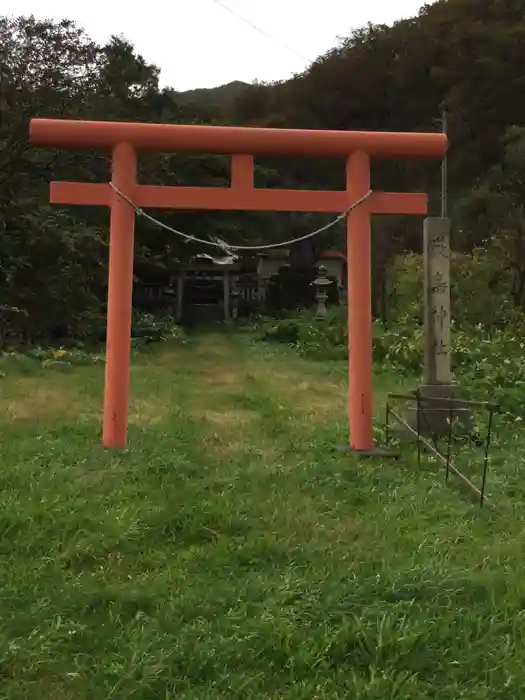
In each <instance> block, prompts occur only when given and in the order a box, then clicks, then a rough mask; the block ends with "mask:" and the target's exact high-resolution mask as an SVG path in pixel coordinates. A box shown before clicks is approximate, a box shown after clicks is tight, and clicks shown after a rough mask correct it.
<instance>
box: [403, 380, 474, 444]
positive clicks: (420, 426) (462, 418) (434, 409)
mask: <svg viewBox="0 0 525 700" xmlns="http://www.w3.org/2000/svg"><path fill="white" fill-rule="evenodd" d="M419 394H420V397H421V398H420V400H419V402H418V401H417V400H415V401H414V402H413V404H412V406H410V407H409V408H408V409H407V411H406V413H405V417H406V420H407V423H408V424H409V425H410V426H411V427H412V428H413V429H414V430H415V431H416V432H417V431H418V430H419V434H420V435H423V436H424V437H445V436H447V435H448V434H449V431H450V421H452V425H453V428H454V430H457V428H458V427H459V426H461V427H462V428H463V429H464V430H465V431H467V432H470V431H471V430H472V429H473V427H474V426H473V422H472V414H471V411H470V408H469V406H468V404H466V403H465V402H464V401H462V400H461V398H460V397H459V396H458V390H457V387H456V386H455V385H453V384H424V385H423V386H421V387H420V389H419Z"/></svg>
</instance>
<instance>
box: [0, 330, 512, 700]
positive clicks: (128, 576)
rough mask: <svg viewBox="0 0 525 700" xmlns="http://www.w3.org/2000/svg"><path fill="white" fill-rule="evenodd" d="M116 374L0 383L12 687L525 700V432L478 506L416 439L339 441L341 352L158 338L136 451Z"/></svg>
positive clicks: (3, 601)
mask: <svg viewBox="0 0 525 700" xmlns="http://www.w3.org/2000/svg"><path fill="white" fill-rule="evenodd" d="M13 366H14V365H13ZM102 378H103V368H102V366H101V365H99V366H95V367H79V368H73V369H72V370H70V371H69V372H64V373H62V372H58V371H56V370H52V369H38V370H31V371H27V372H26V371H24V367H22V366H20V367H18V369H16V370H15V369H13V370H12V371H7V376H6V377H5V378H3V379H1V380H0V382H1V383H0V389H1V396H0V421H1V431H2V444H1V448H0V450H1V469H0V486H1V491H0V498H1V501H0V505H1V510H0V534H1V538H0V606H1V609H0V613H1V615H0V625H1V628H0V699H2V700H4V699H5V700H25V699H27V700H33V699H34V700H37V699H38V700H106V699H109V698H111V699H112V700H216V699H219V698H228V699H230V700H232V699H234V698H239V699H242V700H250V699H252V698H254V699H255V698H257V699H261V700H262V699H266V700H314V699H322V698H334V699H335V698H341V699H343V698H344V699H345V700H347V699H348V700H365V699H366V700H393V699H397V698H399V699H403V700H416V699H417V700H425V699H430V698H436V700H437V699H438V698H439V700H449V699H450V700H457V699H458V698H468V700H489V699H490V700H496V699H501V700H503V699H508V700H518V699H519V698H520V697H523V693H524V690H523V689H524V688H525V670H524V666H523V663H522V659H523V654H524V652H525V644H524V637H525V612H524V609H525V575H524V574H525V571H524V568H525V567H524V566H523V561H524V551H523V550H524V548H525V547H524V545H525V538H524V537H523V524H522V519H521V518H522V514H521V506H522V505H523V493H524V492H525V489H521V490H520V488H521V487H520V479H519V469H520V465H521V463H522V461H523V453H524V452H525V447H523V446H521V444H520V442H519V440H510V441H509V444H508V445H506V448H505V449H506V451H504V452H503V451H502V450H501V446H500V459H499V460H498V462H497V464H496V465H495V466H494V467H493V468H492V469H493V471H494V472H495V473H496V474H495V476H494V477H493V481H492V485H493V489H495V491H496V493H495V496H496V497H497V498H496V499H495V500H498V499H499V500H500V502H502V503H504V507H503V508H501V509H500V510H498V511H495V512H494V513H491V512H489V510H486V511H482V512H481V513H480V512H479V510H478V509H477V507H476V506H475V505H473V504H472V503H471V502H470V501H469V500H468V499H467V498H466V497H465V496H463V495H462V494H460V493H458V492H457V491H456V490H454V489H451V488H447V487H445V486H444V484H443V474H442V472H441V471H440V470H438V469H437V468H433V467H432V465H429V463H428V460H426V461H425V464H426V467H425V468H424V469H422V470H420V471H418V470H417V469H416V463H415V458H414V455H415V450H413V449H409V450H408V451H407V455H406V459H403V460H401V461H400V462H398V463H395V462H394V463H393V462H384V463H381V462H375V461H357V460H356V459H355V458H353V457H351V456H350V455H341V454H337V453H332V452H331V451H330V448H331V446H332V445H333V444H337V443H340V442H345V441H346V434H347V428H346V413H345V409H346V376H345V369H344V367H342V366H341V365H339V366H338V365H335V364H328V363H327V364H321V363H315V362H309V361H307V360H303V359H298V358H297V357H294V356H293V355H292V354H291V353H288V352H286V351H284V350H280V349H273V348H270V347H267V346H264V345H262V344H261V345H259V346H254V345H253V344H251V343H250V342H249V341H248V340H247V339H246V338H245V337H243V336H239V335H233V336H228V335H221V334H218V333H208V334H205V335H201V336H195V337H194V338H192V339H191V341H190V342H189V343H188V344H187V345H184V346H173V347H164V348H161V349H158V350H156V351H155V352H154V353H153V354H151V355H144V356H142V357H140V358H139V359H136V360H135V363H134V366H133V370H132V387H133V395H132V406H131V416H130V420H131V425H130V450H129V452H128V453H127V454H125V455H120V454H110V453H104V452H103V451H102V450H101V449H100V447H99V424H100V406H101V400H102ZM402 385H403V382H402V381H397V380H396V378H395V377H390V378H388V377H386V378H385V377H383V378H380V379H379V381H378V394H379V399H380V401H379V403H381V393H382V392H383V396H384V392H385V391H388V390H395V389H396V388H397V389H399V388H400V387H401V386H402ZM502 441H503V438H500V443H501V442H502ZM509 485H511V486H512V489H510V487H509ZM509 489H510V490H509ZM513 504H514V505H513Z"/></svg>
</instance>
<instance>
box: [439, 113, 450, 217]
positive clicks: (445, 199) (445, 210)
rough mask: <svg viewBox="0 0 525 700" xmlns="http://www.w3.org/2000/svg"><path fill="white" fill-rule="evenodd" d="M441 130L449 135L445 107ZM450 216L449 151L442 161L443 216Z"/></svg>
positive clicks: (442, 114)
mask: <svg viewBox="0 0 525 700" xmlns="http://www.w3.org/2000/svg"><path fill="white" fill-rule="evenodd" d="M440 121H441V131H442V132H443V133H444V134H445V136H446V135H448V113H447V110H446V109H445V108H443V110H442V111H441V120H440ZM447 216H448V153H445V155H444V156H443V160H442V162H441V218H442V219H446V218H447Z"/></svg>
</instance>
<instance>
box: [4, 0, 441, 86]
mask: <svg viewBox="0 0 525 700" xmlns="http://www.w3.org/2000/svg"><path fill="white" fill-rule="evenodd" d="M220 3H222V5H223V6H225V7H221V5H220ZM423 4H424V3H423V1H422V0H346V2H345V0H317V1H314V0H311V1H310V2H307V1H306V0H146V1H143V2H140V1H139V2H136V3H131V2H130V3H128V2H123V1H122V0H121V2H119V1H118V0H117V1H116V2H115V1H113V2H112V1H111V0H106V1H105V2H101V1H100V0H91V1H90V0H78V1H77V2H71V0H1V2H0V14H8V15H30V14H34V15H35V16H36V17H37V18H39V19H45V18H52V19H63V18H67V19H72V20H74V21H75V22H76V23H77V24H78V25H79V26H81V27H83V28H84V29H85V30H86V32H87V33H88V34H89V35H90V36H91V37H92V38H93V39H95V40H96V41H98V42H101V43H103V42H105V41H106V40H107V39H108V38H109V37H110V36H111V35H112V34H117V35H120V34H122V35H124V37H125V38H126V39H127V40H128V41H130V42H131V43H132V44H133V45H134V46H135V48H136V50H137V52H139V53H141V54H142V55H143V56H144V58H145V59H146V60H147V61H148V62H150V63H154V64H156V65H157V66H159V67H160V68H161V70H162V73H161V82H162V84H163V85H168V86H170V87H173V88H175V89H176V90H188V89H191V88H198V87H215V86H217V85H222V84H224V83H228V82H231V81H232V80H243V81H245V82H252V81H253V80H260V81H272V80H280V79H283V78H287V77H289V76H291V75H293V73H297V72H301V71H302V70H304V68H306V67H307V65H308V63H309V62H310V61H312V60H314V59H315V58H316V57H317V56H319V55H320V54H322V53H324V52H325V51H327V50H328V49H330V48H332V47H333V46H335V45H336V44H337V37H338V36H347V35H348V34H349V33H350V32H351V30H352V29H355V28H358V27H362V26H363V25H365V24H366V23H367V22H372V23H385V24H391V23H392V22H394V21H395V20H396V19H402V18H406V17H411V16H414V15H416V14H417V13H418V11H419V9H420V8H421V6H422V5H423ZM427 4H428V3H427ZM225 8H229V10H230V11H228V9H225ZM232 13H235V14H237V15H241V16H242V17H243V18H244V19H245V20H246V21H244V22H243V21H242V20H241V19H239V18H238V17H236V16H234V14H232ZM248 23H251V24H253V25H255V26H256V27H258V29H259V30H260V31H257V30H256V29H254V28H253V27H251V26H249V24H248ZM263 32H264V33H266V34H269V35H270V36H271V37H273V40H272V39H271V38H269V37H268V36H266V35H265V34H264V33H263ZM283 44H286V45H287V46H288V47H289V49H287V48H285V47H284V46H283Z"/></svg>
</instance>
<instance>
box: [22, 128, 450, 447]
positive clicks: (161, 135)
mask: <svg viewBox="0 0 525 700" xmlns="http://www.w3.org/2000/svg"><path fill="white" fill-rule="evenodd" d="M30 141H31V143H32V144H33V145H34V146H47V147H53V148H57V147H58V148H93V149H94V148H105V149H109V150H111V152H112V180H111V181H112V183H113V185H114V186H115V188H117V189H118V190H119V191H120V192H121V193H123V194H124V195H125V196H126V197H128V198H129V199H130V200H131V201H132V202H133V203H134V204H135V205H136V206H138V207H141V208H144V207H153V208H169V209H171V208H177V209H185V210H197V209H208V210H233V209H235V210H242V211H256V210H258V211H300V212H337V213H341V212H343V211H346V210H347V209H348V208H349V206H350V205H351V204H352V202H357V201H358V200H360V199H361V198H363V197H366V195H367V194H368V193H369V192H370V159H371V158H397V157H403V158H412V157H415V158H443V157H444V155H445V153H446V151H447V147H448V143H447V137H446V136H445V135H444V134H439V133H389V132H369V131H314V130H298V129H261V128H253V127H227V126H194V125H191V126H190V125H179V124H133V123H125V122H101V121H99V122H94V121H93V122H90V121H80V120H79V121H77V120H74V121H73V120H67V119H64V120H63V119H33V120H31V125H30ZM138 151H161V152H162V151H164V152H166V151H186V152H193V153H217V154H218V153H220V154H225V155H231V156H232V174H231V186H230V187H227V188H224V187H166V186H153V185H139V184H138V183H137V152H138ZM261 155H274V156H277V155H279V156H282V155H285V156H296V155H314V156H341V157H345V158H346V162H347V175H346V190H341V191H317V190H313V191H312V190H265V189H257V188H254V186H253V177H254V176H253V171H254V156H261ZM50 202H51V203H52V204H77V205H88V204H89V205H94V206H106V207H109V208H110V211H111V216H110V250H109V280H108V315H107V343H106V377H105V392H104V414H103V431H102V444H103V446H104V447H106V448H119V449H125V447H126V443H127V427H128V411H129V365H130V351H131V311H132V289H133V257H134V255H133V250H134V226H135V211H134V209H133V207H132V206H131V205H130V204H129V202H127V201H126V200H125V199H124V198H123V197H122V196H121V195H120V194H119V193H118V192H116V191H115V190H114V189H113V188H112V187H111V186H110V185H109V184H108V183H100V184H98V183H97V184H92V183H81V182H52V183H51V186H50ZM372 214H416V215H423V216H424V215H426V214H427V195H426V194H404V193H397V192H396V193H386V192H377V193H373V194H372V195H371V196H370V197H369V198H368V199H366V201H364V202H363V203H361V204H360V205H359V206H358V207H356V208H355V209H354V210H353V211H351V212H350V213H349V214H348V217H347V258H348V266H347V267H348V351H349V362H348V373H349V423H350V449H352V450H355V451H358V452H361V453H370V452H371V451H372V450H373V441H372V311H371V280H370V260H371V242H370V238H371V229H370V217H371V215H372Z"/></svg>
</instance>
